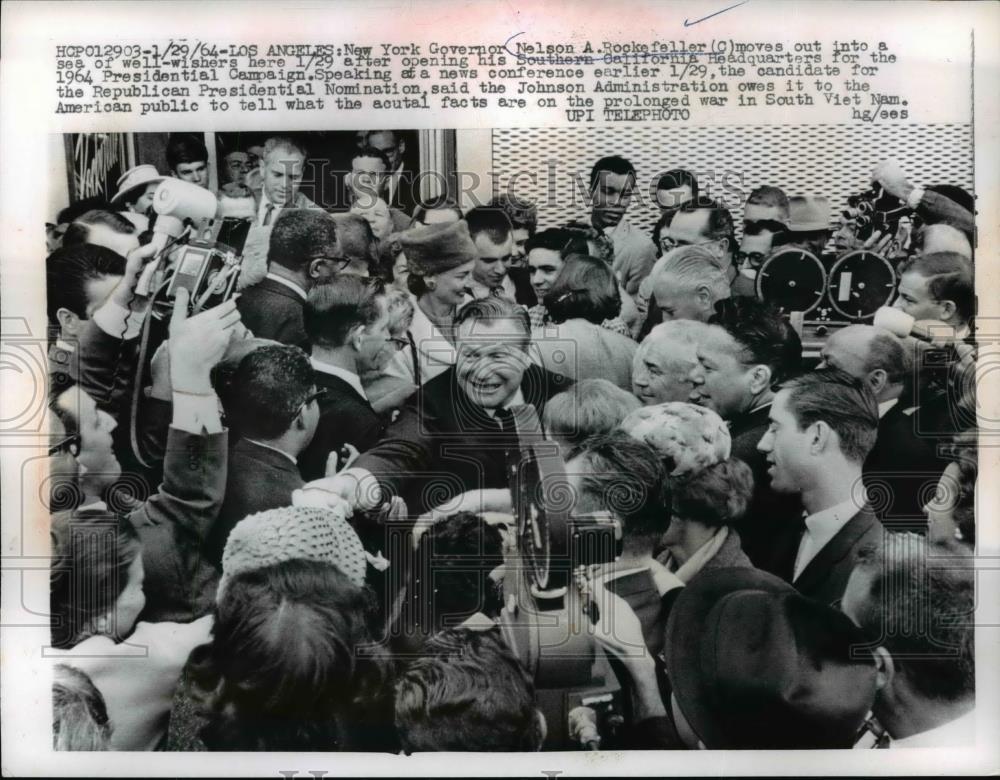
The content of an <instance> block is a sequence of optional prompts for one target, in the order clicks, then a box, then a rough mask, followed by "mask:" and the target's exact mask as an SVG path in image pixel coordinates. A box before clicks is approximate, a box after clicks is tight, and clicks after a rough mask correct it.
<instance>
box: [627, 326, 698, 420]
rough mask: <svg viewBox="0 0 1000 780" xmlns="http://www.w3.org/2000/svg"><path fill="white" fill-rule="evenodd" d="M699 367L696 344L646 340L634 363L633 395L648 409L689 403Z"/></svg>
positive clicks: (678, 340)
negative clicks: (671, 403) (691, 376)
mask: <svg viewBox="0 0 1000 780" xmlns="http://www.w3.org/2000/svg"><path fill="white" fill-rule="evenodd" d="M697 364H698V358H697V356H696V354H695V349H694V344H693V343H692V342H690V341H687V340H684V339H676V340H675V339H670V338H666V337H661V338H656V339H653V340H651V339H650V338H647V339H646V341H644V342H643V343H642V344H641V345H640V346H639V349H638V350H637V351H636V353H635V358H634V360H633V361H632V393H633V395H635V396H636V397H637V398H638V399H639V400H640V401H642V403H643V404H644V405H645V406H653V405H654V404H662V403H668V402H670V401H687V400H688V396H689V395H690V394H691V390H692V389H693V388H694V384H693V383H692V382H691V380H690V378H689V374H690V373H691V372H692V371H693V370H694V368H695V366H696V365H697Z"/></svg>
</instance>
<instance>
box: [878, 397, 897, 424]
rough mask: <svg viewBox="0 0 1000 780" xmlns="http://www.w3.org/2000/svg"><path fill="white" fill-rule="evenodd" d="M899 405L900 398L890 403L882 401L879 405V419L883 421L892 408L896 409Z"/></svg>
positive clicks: (890, 400)
mask: <svg viewBox="0 0 1000 780" xmlns="http://www.w3.org/2000/svg"><path fill="white" fill-rule="evenodd" d="M898 403H899V399H898V398H890V399H889V400H888V401H882V402H881V403H880V404H879V405H878V417H879V419H880V420H881V419H882V418H883V417H885V415H886V413H887V412H888V411H889V410H890V409H892V407H894V406H895V405H896V404H898Z"/></svg>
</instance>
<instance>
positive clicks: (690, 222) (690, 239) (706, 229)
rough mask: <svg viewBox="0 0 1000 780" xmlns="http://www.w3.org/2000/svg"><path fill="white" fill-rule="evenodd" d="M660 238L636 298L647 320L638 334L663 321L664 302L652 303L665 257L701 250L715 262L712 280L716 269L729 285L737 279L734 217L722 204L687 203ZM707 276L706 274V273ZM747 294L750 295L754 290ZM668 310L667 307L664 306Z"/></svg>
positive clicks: (709, 202)
mask: <svg viewBox="0 0 1000 780" xmlns="http://www.w3.org/2000/svg"><path fill="white" fill-rule="evenodd" d="M659 235H660V246H659V250H660V253H661V254H660V259H659V260H657V261H656V264H655V265H654V266H653V269H652V271H650V273H649V276H647V277H646V278H645V279H643V280H642V284H640V285H639V293H638V295H637V296H636V306H637V307H638V309H639V311H640V313H641V314H642V315H643V316H645V317H646V324H645V325H644V327H643V329H642V331H641V334H640V335H643V336H644V335H645V334H647V333H648V332H649V331H650V330H652V328H653V327H654V326H655V325H656V324H658V323H660V322H661V321H663V317H662V313H661V309H662V308H663V307H664V305H665V304H666V303H667V302H665V301H656V300H654V285H655V284H656V281H657V279H659V277H660V275H661V272H662V271H663V267H664V265H666V263H667V259H668V258H667V256H668V255H669V254H670V253H671V252H672V251H673V250H675V249H678V248H680V247H684V246H697V247H700V248H701V249H704V250H705V251H706V252H708V253H709V254H711V255H712V257H713V258H715V260H716V261H717V262H716V263H714V264H713V265H714V266H715V268H713V269H712V270H711V272H710V273H711V275H712V276H713V277H714V276H715V275H716V274H717V273H718V271H717V269H719V270H721V271H722V272H723V273H724V274H725V276H726V279H727V281H728V283H729V284H733V282H734V279H735V278H736V266H735V264H734V262H733V255H734V253H735V249H736V238H735V235H734V233H733V217H732V214H730V212H729V209H727V208H726V207H725V206H724V205H723V204H721V203H717V202H715V201H711V200H705V199H700V200H698V201H696V202H694V203H688V204H686V205H685V206H683V207H682V208H681V209H680V210H679V211H677V212H675V213H674V214H673V215H672V216H671V217H670V221H669V223H667V224H663V225H662V226H661V230H660V234H659ZM706 274H709V271H708V270H706ZM734 294H736V293H735V292H734ZM749 294H750V295H752V294H753V291H752V290H751V291H750V293H749ZM667 308H670V306H669V305H667Z"/></svg>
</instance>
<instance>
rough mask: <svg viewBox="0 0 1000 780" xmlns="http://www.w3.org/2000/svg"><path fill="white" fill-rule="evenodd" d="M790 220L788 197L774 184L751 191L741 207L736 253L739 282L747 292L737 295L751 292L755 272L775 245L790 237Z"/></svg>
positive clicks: (751, 293)
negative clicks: (741, 214) (740, 222)
mask: <svg viewBox="0 0 1000 780" xmlns="http://www.w3.org/2000/svg"><path fill="white" fill-rule="evenodd" d="M789 220H790V206H789V203H788V196H787V195H785V193H784V192H782V191H781V190H779V189H778V188H777V187H768V186H764V187H758V188H757V189H755V190H754V191H753V192H751V193H750V197H749V198H747V204H746V206H745V207H744V209H743V239H742V241H741V242H740V251H739V254H738V255H737V264H738V266H739V272H740V277H739V282H740V284H741V285H742V286H745V287H749V291H747V292H746V293H744V292H742V291H738V292H737V294H747V295H753V294H754V285H755V283H756V279H757V271H759V270H760V267H761V266H762V265H763V264H764V261H765V260H766V259H767V257H768V255H770V254H771V251H772V250H773V249H774V248H775V247H778V246H781V245H783V244H785V243H787V242H788V241H789V239H790V236H789V234H788V223H789ZM745 280H748V281H749V285H748V284H747V281H745Z"/></svg>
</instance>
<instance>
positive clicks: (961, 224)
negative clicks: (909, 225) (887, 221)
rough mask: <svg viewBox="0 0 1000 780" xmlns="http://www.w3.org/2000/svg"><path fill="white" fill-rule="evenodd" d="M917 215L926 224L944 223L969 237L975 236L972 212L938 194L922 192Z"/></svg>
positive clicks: (929, 191)
mask: <svg viewBox="0 0 1000 780" xmlns="http://www.w3.org/2000/svg"><path fill="white" fill-rule="evenodd" d="M917 213H918V214H919V215H920V216H921V217H923V218H924V220H926V221H928V222H944V223H946V224H948V225H951V226H952V227H955V228H958V229H959V230H961V231H962V232H963V233H965V234H967V235H969V236H972V235H974V234H975V230H976V219H975V216H973V214H972V212H970V211H969V210H968V209H965V208H963V207H962V206H960V205H959V204H957V203H956V202H955V201H953V200H952V199H951V198H948V197H946V196H944V195H942V194H941V193H939V192H934V191H933V190H924V194H923V196H922V197H921V198H920V202H919V203H918V204H917Z"/></svg>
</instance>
